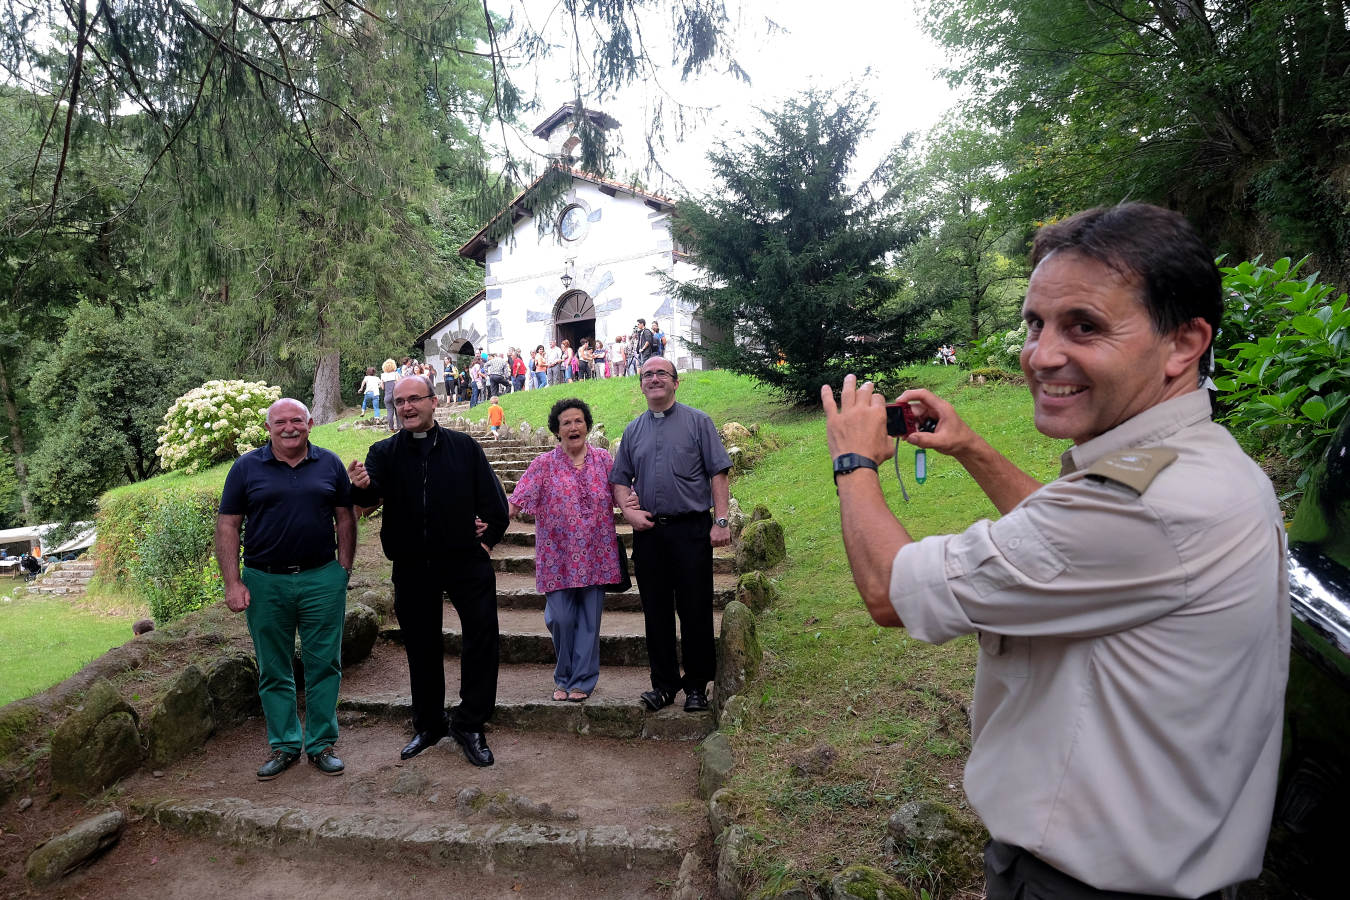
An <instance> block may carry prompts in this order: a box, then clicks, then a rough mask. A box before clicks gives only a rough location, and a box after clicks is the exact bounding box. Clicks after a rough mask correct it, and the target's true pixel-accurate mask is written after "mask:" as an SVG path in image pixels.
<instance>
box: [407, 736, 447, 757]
mask: <svg viewBox="0 0 1350 900" xmlns="http://www.w3.org/2000/svg"><path fill="white" fill-rule="evenodd" d="M443 737H445V733H444V732H442V733H440V734H437V733H436V732H434V731H419V732H417V734H415V735H413V739H412V740H411V741H408V745H407V746H406V747H404V748H403V749H402V750H400V751H398V758H399V759H412V758H413V757H414V756H416V755H417V754H419V753H421V752H422V751H423V750H425V749H427V748H428V747H434V746H435V745H436V744H437V743H439V742H440V740H441V738H443Z"/></svg>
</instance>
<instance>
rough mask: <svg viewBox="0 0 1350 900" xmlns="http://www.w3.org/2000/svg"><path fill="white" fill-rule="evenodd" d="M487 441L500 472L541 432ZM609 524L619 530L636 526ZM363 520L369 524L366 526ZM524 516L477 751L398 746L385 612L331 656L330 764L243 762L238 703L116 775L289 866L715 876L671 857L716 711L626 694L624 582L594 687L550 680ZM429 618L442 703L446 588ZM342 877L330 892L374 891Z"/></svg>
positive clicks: (542, 889) (632, 618) (541, 881)
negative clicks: (268, 771) (140, 765)
mask: <svg viewBox="0 0 1350 900" xmlns="http://www.w3.org/2000/svg"><path fill="white" fill-rule="evenodd" d="M461 427H464V426H462V425H461ZM466 430H470V429H466ZM480 430H481V429H478V428H473V429H472V430H470V433H471V434H475V432H478V431H480ZM475 437H480V438H481V435H480V434H475ZM483 446H484V449H485V452H486V453H487V455H488V457H489V460H490V461H491V462H492V464H493V467H494V469H495V470H496V472H497V474H498V477H499V478H500V479H501V481H502V483H503V486H504V487H505V488H506V489H507V491H508V492H509V491H510V490H511V488H512V487H513V486H514V483H515V481H516V479H518V478H519V477H520V475H521V473H522V472H523V471H524V469H525V467H526V465H527V464H528V462H529V461H530V460H531V459H533V458H534V456H536V455H537V454H538V453H539V452H540V450H541V448H539V447H529V446H526V445H525V444H524V443H523V442H522V441H521V440H520V439H519V438H518V437H515V436H512V437H510V438H505V439H503V440H501V441H492V440H490V439H488V440H484V441H483ZM619 531H620V533H621V534H622V535H623V536H624V540H625V541H628V542H629V543H631V540H632V535H631V530H630V529H628V528H627V526H626V525H620V526H619ZM371 532H372V533H371V535H370V536H369V538H368V539H370V540H374V539H376V538H375V536H374V530H373V529H372V530H371ZM534 536H535V535H534V525H533V523H531V522H523V523H522V522H512V523H511V526H510V529H509V530H508V532H507V534H506V537H505V538H504V539H503V540H502V541H501V542H500V543H499V544H498V546H497V547H496V548H495V549H494V552H493V554H492V557H493V560H494V564H495V566H496V568H497V572H498V576H497V577H498V581H497V589H498V607H499V621H500V630H501V669H500V673H499V679H498V693H497V706H496V711H495V714H494V716H493V719H492V721H491V722H490V723H489V726H488V727H489V731H488V743H489V745H490V746H491V748H492V750H493V753H494V754H495V756H496V764H495V765H494V766H492V767H490V768H487V769H477V768H474V767H473V766H471V765H469V763H468V762H467V761H466V760H465V759H464V758H463V755H462V754H461V753H460V751H459V748H458V746H457V745H456V744H455V743H454V742H453V741H452V740H449V739H446V740H444V741H442V742H441V743H440V744H438V745H437V746H436V747H434V748H432V749H431V750H428V751H426V752H424V753H422V754H420V755H419V756H417V757H415V758H413V759H411V760H408V761H406V762H403V761H400V760H399V758H398V750H399V748H400V747H402V745H403V744H404V743H405V742H406V741H407V740H408V738H409V737H410V736H411V733H412V728H411V697H410V695H409V692H408V672H407V662H406V658H405V655H404V651H403V647H402V643H401V639H402V634H401V632H400V630H399V628H398V626H397V622H396V621H395V620H393V619H392V617H391V618H389V619H387V620H386V621H385V623H384V627H383V629H382V631H381V632H380V635H379V638H378V640H377V641H376V644H375V647H374V649H373V650H372V652H371V654H370V656H369V657H368V658H366V659H365V660H363V661H362V662H360V663H357V664H355V665H352V666H349V667H347V668H346V669H345V671H344V673H343V682H342V691H341V696H340V699H339V716H340V718H341V722H342V735H341V738H340V740H339V743H338V745H337V749H338V751H339V754H340V755H341V756H342V758H343V759H344V761H345V762H346V765H347V771H346V774H345V775H344V776H343V777H342V778H340V779H333V778H327V777H325V776H323V775H321V774H320V773H318V772H317V770H315V769H313V768H312V767H309V766H306V765H303V763H302V764H300V765H297V766H296V767H294V768H293V769H292V770H290V771H288V772H286V773H285V774H283V775H282V776H281V777H280V778H279V779H277V780H276V781H272V782H265V783H259V782H257V781H256V780H255V779H254V777H253V770H254V769H255V768H256V767H257V766H258V764H259V763H260V762H261V761H262V759H263V758H264V757H265V755H266V745H265V741H264V739H263V735H262V725H261V722H260V721H259V720H252V721H250V722H248V723H246V724H244V725H243V726H240V728H239V729H238V730H237V731H236V732H235V737H234V738H231V737H229V736H228V735H226V736H224V737H223V739H222V736H219V735H218V736H217V737H216V738H214V739H212V741H211V742H210V744H209V745H208V747H207V753H206V754H197V755H193V756H190V757H188V758H187V759H184V760H182V761H181V762H179V763H177V764H176V765H175V766H174V767H173V768H172V770H171V771H170V772H167V773H151V772H148V771H144V770H143V771H141V772H140V773H138V774H136V775H134V776H132V777H131V778H130V779H128V780H127V782H125V783H124V789H125V790H126V792H127V793H128V794H129V795H131V796H132V797H135V798H136V800H135V804H134V808H135V809H136V810H137V812H139V813H140V814H142V815H143V816H144V819H143V822H144V823H145V825H144V827H145V828H148V829H153V830H156V831H158V832H161V833H164V834H166V835H172V836H173V839H174V840H187V841H198V842H205V844H206V846H207V847H208V848H209V847H211V846H214V845H218V844H222V843H224V844H228V845H231V846H233V847H234V848H236V850H235V851H232V852H247V853H252V854H255V855H256V854H263V861H262V862H261V863H260V864H262V865H267V866H272V867H276V866H280V867H283V868H284V867H286V866H290V867H291V868H290V869H289V870H288V871H292V872H295V873H297V874H296V876H295V877H297V878H299V877H301V876H300V874H299V873H301V872H303V871H306V869H305V867H306V866H309V867H311V868H312V867H314V866H316V865H319V864H320V862H322V863H324V864H325V865H331V866H335V867H337V868H336V869H335V870H334V871H346V869H344V868H343V867H346V866H351V865H354V864H357V863H360V862H362V861H368V862H369V863H371V864H377V863H378V864H381V865H383V864H384V863H381V862H379V861H382V860H383V861H388V860H393V859H397V860H400V861H401V862H406V864H407V865H408V866H411V867H413V868H414V869H416V870H418V871H425V872H426V873H427V874H426V876H425V877H426V879H428V880H427V881H426V882H425V883H428V884H436V885H437V887H436V888H435V889H434V890H433V893H435V894H436V895H438V896H464V897H470V896H512V897H519V896H538V897H548V898H550V900H553V898H557V897H566V896H583V895H584V896H589V897H592V898H607V897H614V898H619V897H642V896H669V895H670V886H671V885H672V884H675V883H677V882H678V883H679V884H682V885H684V888H683V889H684V890H685V891H686V893H685V894H684V896H699V895H702V896H712V895H713V893H714V891H715V889H714V888H713V887H712V876H711V874H710V871H709V869H708V868H707V867H696V866H695V865H694V864H693V863H694V860H693V859H690V860H689V864H686V865H684V866H683V867H682V863H684V862H685V861H686V857H688V856H689V855H690V854H691V853H695V854H699V855H700V856H701V858H702V859H704V860H709V859H711V858H712V854H713V851H712V849H711V833H710V832H709V829H708V823H707V818H706V812H705V808H704V805H703V804H702V802H701V801H700V800H699V799H698V777H699V762H698V757H697V753H696V746H697V743H696V742H697V741H699V740H701V739H702V738H704V737H705V736H706V735H707V734H708V733H709V732H711V731H712V730H713V729H714V727H715V722H714V718H713V714H712V713H711V712H707V713H698V714H690V713H685V712H684V711H683V709H682V708H681V705H680V704H679V703H677V704H676V705H675V706H672V707H668V708H666V709H664V710H661V711H660V712H658V713H651V712H649V711H647V710H646V708H645V707H644V706H643V705H642V703H641V701H640V700H639V699H638V695H639V694H640V693H641V692H642V691H644V690H647V689H649V688H650V686H651V685H650V681H649V678H648V670H647V654H646V645H645V640H644V637H643V632H644V629H643V620H642V613H641V611H640V609H641V607H640V601H639V598H638V594H637V589H636V587H634V588H633V589H632V590H631V591H629V592H627V593H623V594H610V595H608V596H606V598H605V611H604V615H603V617H602V623H601V648H600V655H601V670H600V681H599V684H598V686H597V687H596V689H595V691H594V692H593V694H592V695H591V697H590V698H588V699H587V700H586V701H584V702H581V703H572V702H558V701H554V700H552V699H551V696H550V695H551V693H552V690H553V680H552V670H553V662H554V655H553V646H552V641H551V639H550V637H549V634H548V631H547V629H546V628H545V626H544V618H543V606H544V598H543V596H542V595H541V594H540V593H539V592H537V591H536V590H535V584H534V574H533V572H534ZM728 549H729V548H728ZM732 563H733V558H732V555H731V554H730V553H729V552H728V550H727V549H723V550H719V551H718V554H717V560H716V575H715V579H716V590H717V594H716V600H715V603H716V607H717V609H716V611H715V616H716V617H717V619H718V621H719V622H720V617H721V611H720V610H721V607H722V606H724V605H725V604H726V602H727V601H728V600H729V599H731V597H732V595H733V593H734V586H735V575H734V573H733V571H732V568H733V567H732ZM443 638H444V644H445V668H446V682H447V684H446V694H447V700H448V701H449V702H451V703H454V702H457V697H458V688H459V658H458V652H459V649H460V646H461V638H462V635H461V632H460V626H459V620H458V617H457V616H456V614H455V610H454V607H453V606H452V605H451V604H450V603H449V602H448V601H447V602H446V604H445V616H444V630H443ZM208 852H209V850H208ZM682 868H683V870H684V871H683V872H681V869H682ZM677 873H678V877H677ZM306 877H308V876H306ZM503 878H505V882H502V879H503ZM418 883H423V880H422V878H420V877H419V878H418ZM503 883H504V884H506V885H507V886H508V887H507V888H503V887H502V884H503ZM343 884H344V887H345V890H344V891H343V893H344V895H345V896H351V897H363V896H386V894H385V893H382V892H380V891H363V890H361V889H359V888H357V887H356V886H354V885H353V884H352V883H351V882H350V881H343ZM442 888H444V889H443V890H442ZM385 889H395V890H396V891H397V889H396V888H395V886H394V885H386V886H385ZM689 891H693V893H688V892H689ZM391 895H392V894H391Z"/></svg>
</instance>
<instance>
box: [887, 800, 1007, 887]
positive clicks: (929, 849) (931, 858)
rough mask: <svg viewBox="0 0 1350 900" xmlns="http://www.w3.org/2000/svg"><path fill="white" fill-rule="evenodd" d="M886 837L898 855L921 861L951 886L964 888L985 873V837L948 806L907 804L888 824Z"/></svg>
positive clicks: (918, 802)
mask: <svg viewBox="0 0 1350 900" xmlns="http://www.w3.org/2000/svg"><path fill="white" fill-rule="evenodd" d="M886 833H887V835H888V837H889V838H890V840H891V842H892V846H893V849H894V851H895V852H896V853H897V854H898V855H900V856H911V857H918V858H919V859H921V860H922V861H923V863H924V865H925V867H926V868H927V869H928V870H929V871H930V872H932V873H933V874H934V875H936V876H938V877H939V878H941V879H943V880H944V881H946V882H948V883H949V884H953V885H955V884H964V883H965V882H966V881H968V880H970V879H972V878H974V877H975V876H976V875H977V874H978V873H979V872H980V871H981V867H982V863H981V859H982V857H981V847H982V845H983V843H984V835H983V834H982V833H981V831H980V829H978V828H976V827H975V826H974V825H972V824H970V823H969V822H967V821H966V820H964V819H962V818H961V817H960V816H958V815H957V814H956V811H955V810H953V809H952V808H951V807H950V806H947V805H946V804H944V803H938V802H936V801H933V800H916V801H914V802H912V803H906V804H905V805H904V806H902V807H900V808H899V809H898V810H896V811H895V814H894V815H892V816H891V818H890V821H889V822H887V823H886Z"/></svg>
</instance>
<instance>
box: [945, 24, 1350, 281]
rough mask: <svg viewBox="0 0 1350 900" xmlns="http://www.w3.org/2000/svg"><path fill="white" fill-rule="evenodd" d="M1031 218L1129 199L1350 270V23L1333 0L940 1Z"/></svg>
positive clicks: (976, 109) (1018, 199) (1022, 217)
mask: <svg viewBox="0 0 1350 900" xmlns="http://www.w3.org/2000/svg"><path fill="white" fill-rule="evenodd" d="M923 6H924V13H925V26H926V29H927V30H928V32H929V33H930V34H931V35H933V37H934V38H935V39H937V40H938V41H939V42H940V43H941V44H943V45H944V46H945V48H946V49H947V50H948V53H949V58H950V59H952V61H953V62H952V64H951V66H950V68H949V69H948V71H947V75H948V78H949V80H950V81H951V82H952V84H953V86H954V87H956V88H958V89H960V90H962V91H963V92H964V93H965V94H966V96H967V97H968V98H969V99H968V100H967V101H966V103H965V104H964V107H965V108H964V110H963V113H964V118H965V119H966V120H967V121H970V122H974V123H976V125H977V126H978V127H981V128H984V129H987V130H988V132H989V133H990V138H989V141H988V144H989V146H990V147H991V148H994V153H995V155H996V156H997V157H998V159H999V160H1000V161H1001V163H1002V167H1003V171H1004V172H1005V173H1006V174H1005V177H1004V181H1005V189H1006V190H1007V192H1008V195H1009V199H1010V205H1011V206H1012V208H1013V209H1014V210H1015V211H1016V214H1015V221H1021V222H1024V223H1026V224H1028V225H1029V224H1030V223H1032V222H1035V221H1038V220H1049V219H1053V218H1055V217H1058V216H1061V215H1064V214H1066V213H1068V212H1072V211H1076V210H1079V209H1082V208H1085V207H1088V206H1095V205H1098V204H1111V203H1118V202H1120V201H1121V199H1123V198H1128V199H1131V200H1143V201H1150V202H1155V203H1161V204H1164V205H1167V206H1171V207H1173V208H1176V209H1178V210H1180V211H1181V212H1183V213H1185V214H1186V215H1187V216H1188V217H1189V218H1190V219H1191V221H1193V222H1194V223H1195V224H1196V225H1197V227H1199V228H1200V229H1202V233H1203V234H1204V236H1205V237H1206V239H1207V240H1209V241H1210V243H1211V244H1212V245H1215V246H1221V247H1225V248H1228V249H1230V250H1232V251H1234V252H1237V253H1239V254H1241V255H1243V256H1248V255H1253V254H1255V253H1257V252H1262V251H1266V252H1269V251H1272V250H1278V249H1280V248H1284V247H1290V246H1294V247H1305V248H1308V249H1309V250H1312V251H1314V252H1315V254H1316V257H1317V259H1318V261H1319V264H1320V266H1321V268H1322V271H1323V272H1324V273H1330V274H1331V275H1332V277H1333V278H1344V277H1346V276H1347V274H1350V273H1347V270H1346V265H1347V261H1348V260H1350V217H1347V215H1346V209H1347V199H1348V198H1350V193H1348V190H1350V186H1348V185H1347V182H1346V180H1345V178H1344V172H1345V165H1346V163H1347V153H1346V148H1347V147H1350V115H1347V113H1348V112H1350V90H1347V81H1346V78H1345V72H1346V71H1347V67H1350V31H1347V28H1346V12H1345V6H1344V4H1343V3H1340V2H1331V3H1328V2H1325V0H1217V2H1207V3H1196V2H1185V3H1169V2H1135V3H1063V2H1061V0H926V2H925V3H924V4H923Z"/></svg>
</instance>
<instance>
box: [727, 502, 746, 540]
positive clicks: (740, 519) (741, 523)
mask: <svg viewBox="0 0 1350 900" xmlns="http://www.w3.org/2000/svg"><path fill="white" fill-rule="evenodd" d="M727 519H728V520H729V521H730V524H731V537H732V538H733V539H738V538H740V536H741V529H742V528H744V527H745V523H746V522H747V521H749V520H748V519H747V518H746V515H745V512H744V510H742V509H741V504H740V501H739V500H737V499H736V498H735V497H732V498H731V502H730V504H728V506H727Z"/></svg>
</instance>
